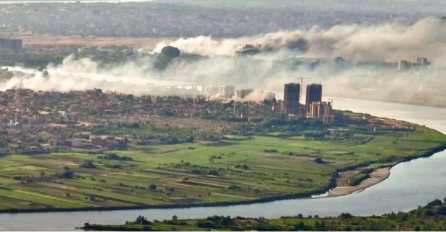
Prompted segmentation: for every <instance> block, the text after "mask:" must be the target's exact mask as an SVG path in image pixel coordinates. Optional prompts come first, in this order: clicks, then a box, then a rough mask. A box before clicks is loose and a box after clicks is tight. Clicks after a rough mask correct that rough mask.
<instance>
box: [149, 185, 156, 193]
mask: <svg viewBox="0 0 446 232" xmlns="http://www.w3.org/2000/svg"><path fill="white" fill-rule="evenodd" d="M156 188H157V186H156V184H151V185H150V186H149V189H150V190H152V191H153V190H156Z"/></svg>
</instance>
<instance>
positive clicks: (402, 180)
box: [0, 98, 446, 230]
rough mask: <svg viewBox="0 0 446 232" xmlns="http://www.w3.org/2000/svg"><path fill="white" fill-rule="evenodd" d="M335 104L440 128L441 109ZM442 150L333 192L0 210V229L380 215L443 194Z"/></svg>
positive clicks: (445, 155) (445, 162)
mask: <svg viewBox="0 0 446 232" xmlns="http://www.w3.org/2000/svg"><path fill="white" fill-rule="evenodd" d="M334 106H335V108H337V109H343V110H345V109H348V110H352V111H357V112H364V113H370V114H373V115H376V116H382V117H388V118H396V119H401V120H406V121H410V122H413V123H417V124H420V125H426V126H428V127H431V128H435V129H437V130H439V131H441V132H443V133H446V120H445V116H446V109H443V108H433V107H424V106H415V105H404V104H397V103H385V102H375V101H366V100H353V99H343V98H335V100H334ZM445 183H446V152H440V153H437V154H435V155H433V156H432V157H429V158H420V159H417V160H413V161H410V162H405V163H401V164H398V165H396V166H395V167H393V168H392V169H391V174H390V177H389V178H388V179H386V180H385V181H383V182H382V183H380V184H377V185H375V186H373V187H371V188H368V189H366V190H365V191H363V192H361V193H356V194H352V195H348V196H342V197H336V198H320V199H295V200H283V201H275V202H269V203H262V204H252V205H238V206H226V207H207V208H205V207H196V208H182V209H147V210H117V211H103V212H100V211H97V212H92V211H89V212H72V213H65V212H58V213H19V214H0V230H73V229H74V228H75V227H76V226H82V225H83V223H84V222H90V223H105V224H113V223H115V224H116V223H123V222H125V221H126V220H133V219H135V218H136V217H137V216H138V215H144V216H146V217H147V218H148V219H149V220H154V219H170V218H172V216H173V215H177V216H178V217H179V218H203V217H207V216H209V215H230V216H246V217H265V218H277V217H280V216H292V215H297V214H299V213H302V214H304V215H310V214H311V215H315V214H318V215H320V216H337V215H339V214H340V213H342V212H349V213H352V214H354V215H359V216H367V215H374V214H375V215H380V214H383V213H386V212H392V211H394V212H397V211H408V210H411V209H414V208H416V207H417V206H419V205H424V204H426V203H427V202H429V201H432V200H434V199H443V198H444V197H445V196H446V184H445Z"/></svg>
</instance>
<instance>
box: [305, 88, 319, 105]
mask: <svg viewBox="0 0 446 232" xmlns="http://www.w3.org/2000/svg"><path fill="white" fill-rule="evenodd" d="M320 101H322V85H320V84H311V85H307V93H306V101H305V106H306V109H307V112H309V111H310V106H311V103H312V102H320Z"/></svg>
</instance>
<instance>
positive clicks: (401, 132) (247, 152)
mask: <svg viewBox="0 0 446 232" xmlns="http://www.w3.org/2000/svg"><path fill="white" fill-rule="evenodd" d="M0 96H1V97H2V100H1V105H0V110H1V111H2V112H3V116H2V117H4V118H3V121H4V122H5V125H4V126H3V128H2V129H1V130H0V134H1V136H0V149H1V150H0V151H1V155H0V199H1V200H0V212H45V211H76V210H78V211H82V210H109V209H142V208H163V207H165V208H172V207H191V206H216V205H236V204H248V203H258V202H267V201H273V200H282V199H292V198H309V197H312V196H314V195H320V194H324V193H327V192H329V193H328V197H334V196H339V195H345V194H349V193H351V192H355V191H359V190H363V189H365V188H367V187H370V186H372V185H374V184H377V183H379V182H380V181H382V180H384V179H385V178H387V176H388V175H389V168H390V167H392V166H393V165H395V164H397V163H399V162H403V161H407V160H410V159H414V158H419V157H425V156H429V155H432V154H433V153H435V152H438V151H440V150H443V149H444V148H445V144H446V136H445V135H443V134H442V133H440V132H438V131H436V130H433V129H429V128H427V127H425V126H423V125H416V124H413V123H408V122H403V121H398V120H395V119H387V118H380V117H374V116H372V115H368V114H362V113H354V112H351V111H337V110H333V112H330V117H331V119H333V118H334V120H328V121H327V120H323V119H321V118H318V117H303V116H293V115H287V114H285V113H284V112H282V111H280V110H279V111H278V110H277V107H278V106H280V105H281V104H283V103H282V101H276V100H275V99H273V100H266V99H265V100H263V101H243V102H237V101H234V100H226V101H219V100H205V99H203V98H200V97H196V98H187V97H180V96H133V95H131V94H122V93H116V92H103V91H102V90H100V89H94V90H89V91H71V92H67V93H60V92H44V91H40V92H34V91H32V90H26V89H15V90H7V91H5V92H1V93H0ZM318 104H319V103H318ZM8 118H9V119H10V120H7V119H8ZM337 186H342V187H344V188H342V189H343V190H342V191H341V190H339V189H337V188H336V187H337ZM346 187H348V188H346ZM330 190H331V191H330Z"/></svg>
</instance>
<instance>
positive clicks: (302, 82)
mask: <svg viewBox="0 0 446 232" xmlns="http://www.w3.org/2000/svg"><path fill="white" fill-rule="evenodd" d="M297 79H298V80H300V90H299V99H302V86H303V84H304V78H303V77H298V78H297ZM299 113H300V114H301V115H302V107H300V100H299Z"/></svg>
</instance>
